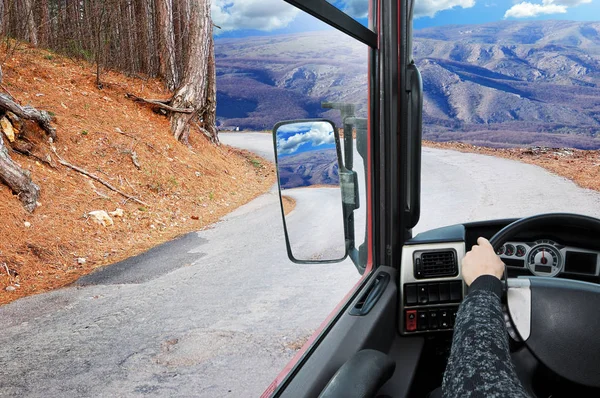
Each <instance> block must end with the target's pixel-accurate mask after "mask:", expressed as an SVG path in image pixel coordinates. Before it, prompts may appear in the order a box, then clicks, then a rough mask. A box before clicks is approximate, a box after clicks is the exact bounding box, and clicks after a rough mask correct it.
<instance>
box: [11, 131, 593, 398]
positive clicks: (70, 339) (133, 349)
mask: <svg viewBox="0 0 600 398" xmlns="http://www.w3.org/2000/svg"><path fill="white" fill-rule="evenodd" d="M221 139H222V141H223V142H224V143H228V144H234V145H237V146H241V147H244V146H248V147H249V149H252V150H257V151H258V152H259V153H261V154H263V155H270V157H271V159H272V150H271V149H270V148H272V141H271V138H270V136H269V135H266V134H222V136H221ZM423 173H424V177H423V178H424V179H423V206H422V208H423V213H422V221H421V222H420V223H419V225H418V226H417V230H421V231H422V230H424V229H427V228H431V227H435V226H441V225H446V224H452V223H456V222H462V221H468V220H476V219H488V218H496V217H513V216H524V215H528V214H533V213H539V212H545V211H572V212H584V213H587V214H594V213H595V215H597V216H600V195H599V194H597V193H594V192H591V191H587V190H584V189H581V188H578V187H577V186H575V185H574V184H573V183H571V182H570V181H567V180H565V179H563V178H560V177H557V176H554V175H552V174H550V173H548V172H546V171H544V170H542V169H541V168H538V167H534V166H530V165H524V164H520V163H516V162H513V161H509V160H505V159H497V158H492V157H487V156H481V155H471V154H462V153H456V152H452V151H442V150H433V149H425V150H424V154H423ZM280 218H281V214H280V208H279V202H278V198H277V195H276V193H275V192H274V191H273V190H272V191H271V192H269V193H267V194H265V195H262V196H260V197H259V198H257V199H256V200H254V201H252V202H250V203H249V204H247V205H245V206H242V207H241V208H239V209H237V210H235V211H234V212H233V213H231V214H229V215H228V216H226V217H224V218H223V219H222V220H221V221H220V222H219V223H217V224H215V225H214V226H212V228H209V229H206V230H204V231H201V232H198V233H192V234H189V235H187V236H185V237H183V238H180V239H178V240H176V241H174V242H170V243H167V244H165V245H162V246H159V247H157V248H155V249H152V250H151V251H150V252H148V253H146V254H144V255H142V256H139V257H136V258H132V259H129V260H126V261H125V262H123V263H120V264H117V265H114V266H111V267H108V268H105V269H104V270H102V271H100V272H97V273H94V274H92V275H89V276H87V277H84V278H82V280H80V282H79V283H78V284H77V285H74V286H71V287H68V288H65V289H61V290H57V291H54V292H50V293H46V294H40V295H37V296H33V297H29V298H25V299H21V300H18V301H16V302H14V303H12V304H9V305H5V306H3V307H0V324H1V325H2V333H0V396H2V397H4V396H28V397H42V396H43V397H67V396H77V397H87V396H106V397H108V396H170V397H188V396H200V397H253V396H258V395H259V394H260V393H261V392H262V391H263V390H264V388H265V387H266V386H267V385H268V384H269V383H270V382H271V381H272V379H273V378H274V377H275V376H276V375H277V374H278V373H279V371H280V369H282V368H283V366H284V365H285V364H286V363H287V361H288V360H289V359H290V358H291V357H292V356H293V355H294V349H293V348H294V347H297V346H299V345H300V344H301V343H302V341H303V340H304V339H305V338H306V337H307V336H308V335H309V334H310V333H311V331H312V330H314V329H315V328H316V327H317V326H318V325H319V324H320V322H321V321H322V320H323V319H324V318H325V317H326V315H327V314H328V313H329V312H330V311H331V310H332V309H333V308H334V307H335V305H336V304H337V302H338V301H339V299H340V298H341V297H343V295H344V294H345V293H346V292H347V291H348V290H349V289H350V287H351V286H352V285H353V284H354V283H355V282H356V281H357V280H358V274H357V273H356V271H355V270H354V267H353V266H352V264H351V263H349V262H348V261H345V262H344V263H341V264H331V265H310V266H306V265H304V266H300V265H295V264H293V263H291V262H290V261H289V260H288V259H287V255H286V251H285V245H284V240H283V229H282V223H281V219H280Z"/></svg>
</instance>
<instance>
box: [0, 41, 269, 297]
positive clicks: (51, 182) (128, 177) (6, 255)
mask: <svg viewBox="0 0 600 398" xmlns="http://www.w3.org/2000/svg"><path fill="white" fill-rule="evenodd" d="M0 60H6V61H5V63H4V64H3V71H4V80H3V86H4V87H3V90H5V91H8V92H10V94H11V95H12V96H13V97H14V98H16V99H17V100H19V101H20V102H21V103H22V104H31V105H33V106H35V107H37V108H38V109H45V110H47V111H49V112H52V114H54V115H55V119H54V122H53V125H54V126H55V127H56V129H57V140H56V141H55V143H54V146H55V148H56V153H57V154H58V155H59V156H60V157H61V158H63V159H65V160H66V161H68V162H70V163H72V164H74V165H77V166H78V167H81V168H83V169H85V170H87V171H89V172H91V173H94V174H95V175H97V176H99V177H101V178H102V179H103V180H105V181H107V182H109V183H110V184H111V185H112V186H114V187H116V188H118V189H120V190H122V191H124V192H126V193H127V194H129V195H131V196H135V197H136V198H139V199H140V200H142V201H143V202H145V203H147V204H148V206H143V205H140V204H138V203H135V202H133V201H131V200H125V199H124V197H122V196H120V195H118V194H117V193H115V192H113V191H111V190H109V189H107V188H106V187H105V186H103V185H101V184H100V183H98V182H97V181H93V180H91V179H89V178H87V177H85V176H83V175H82V174H80V173H77V172H75V171H73V170H71V169H68V168H66V167H64V166H62V165H61V164H59V163H58V162H57V156H56V155H55V154H54V153H53V152H52V151H51V149H50V144H49V143H48V142H47V141H45V140H40V137H39V136H38V134H40V132H37V131H33V130H32V131H28V132H26V133H25V134H27V135H28V137H27V138H28V139H30V140H31V141H36V142H42V144H40V145H41V148H42V150H43V151H44V152H45V153H46V155H50V156H51V159H52V162H51V163H52V165H48V164H46V163H43V162H40V161H36V160H35V159H33V158H31V157H25V156H22V155H19V154H17V153H14V152H11V153H10V156H11V157H12V158H13V160H15V161H16V162H17V163H18V164H19V165H21V166H22V167H23V168H25V169H27V170H29V171H30V172H31V176H32V179H33V180H34V182H35V183H36V184H38V185H39V186H40V188H41V195H40V199H39V202H40V206H39V207H38V208H37V209H36V210H35V212H34V213H33V214H30V213H28V212H27V211H26V210H24V208H23V206H22V205H21V203H20V202H19V200H18V199H17V198H16V197H15V196H14V195H13V194H12V193H11V192H10V190H9V189H8V188H7V187H5V186H4V185H0V214H1V215H2V222H1V223H0V235H1V236H2V237H3V239H1V240H0V304H2V303H7V302H9V301H12V300H14V299H16V298H18V297H22V296H25V295H28V294H32V293H37V292H41V291H45V290H48V289H52V288H56V287H60V286H64V285H67V284H69V283H70V282H72V281H74V280H75V279H77V278H78V277H79V276H80V275H82V274H85V273H88V272H90V271H92V270H94V269H95V268H97V267H100V266H102V265H106V264H110V263H114V262H116V261H119V260H122V259H125V258H127V257H129V256H132V255H135V254H138V253H141V252H143V251H145V250H147V249H149V248H151V247H153V246H155V245H157V244H159V243H162V242H165V241H168V240H170V239H172V238H174V237H176V236H178V235H181V234H184V233H186V232H189V231H195V230H199V229H201V228H203V227H204V226H206V225H208V224H210V223H213V222H215V221H217V220H218V219H219V218H220V217H221V216H223V215H225V214H226V213H229V212H230V211H231V210H233V209H234V208H235V207H237V206H240V205H242V204H244V203H246V202H248V201H249V200H250V199H252V198H254V197H255V196H257V195H258V194H260V193H262V192H264V191H266V190H267V189H268V188H269V187H270V186H271V185H272V184H273V183H274V182H275V177H274V170H273V166H272V165H271V164H270V163H268V162H266V161H264V160H262V159H259V158H256V156H254V155H251V154H249V153H247V152H241V151H238V150H234V149H232V148H229V147H227V146H215V145H213V144H211V143H209V142H208V141H207V139H206V138H205V137H204V136H203V135H201V134H199V133H198V132H193V133H192V134H191V135H190V146H186V145H183V144H181V143H179V142H177V141H176V139H175V138H174V137H173V136H172V135H171V134H170V132H169V121H168V119H167V118H165V117H164V116H162V115H159V114H157V113H154V112H153V111H152V110H150V109H149V108H147V107H145V106H143V105H140V104H138V103H135V102H133V101H132V100H130V99H127V98H125V94H126V93H127V92H135V93H137V94H139V95H143V96H147V97H150V98H165V97H167V96H168V93H167V92H165V91H164V90H163V88H162V87H163V84H162V83H161V82H159V81H158V80H155V79H145V78H132V77H126V76H124V75H122V74H120V73H115V72H106V74H105V75H104V77H103V82H104V88H103V89H102V90H99V89H98V88H97V87H96V84H95V83H96V82H95V76H94V74H93V66H92V65H90V64H88V63H86V62H81V61H75V60H72V59H69V58H66V57H62V56H58V55H56V54H54V53H51V52H48V51H44V50H37V49H33V48H30V47H27V46H25V45H19V46H17V48H16V49H15V50H11V52H9V53H8V54H7V53H6V51H5V47H2V49H0ZM133 152H135V154H136V158H137V163H138V165H139V169H138V167H136V165H135V164H134V163H135V162H134V161H133V156H132V153H133ZM117 209H122V210H123V213H122V215H120V212H119V211H117ZM96 210H104V211H106V212H114V213H113V214H114V215H113V216H112V221H113V223H114V224H113V225H107V226H102V225H100V224H97V223H95V222H94V221H93V219H92V217H90V215H89V213H90V212H93V211H96Z"/></svg>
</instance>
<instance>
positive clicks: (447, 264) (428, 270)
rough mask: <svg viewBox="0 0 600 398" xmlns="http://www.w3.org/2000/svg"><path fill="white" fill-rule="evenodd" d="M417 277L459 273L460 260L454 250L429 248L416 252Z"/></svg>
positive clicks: (434, 276) (439, 276) (435, 276)
mask: <svg viewBox="0 0 600 398" xmlns="http://www.w3.org/2000/svg"><path fill="white" fill-rule="evenodd" d="M414 261H415V263H414V264H415V278H417V279H427V278H441V277H446V276H456V275H458V262H457V261H456V251H454V250H429V251H423V252H415V254H414Z"/></svg>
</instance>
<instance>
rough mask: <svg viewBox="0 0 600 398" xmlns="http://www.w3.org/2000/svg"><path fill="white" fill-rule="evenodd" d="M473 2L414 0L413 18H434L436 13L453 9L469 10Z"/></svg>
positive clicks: (465, 0) (471, 0) (473, 0)
mask: <svg viewBox="0 0 600 398" xmlns="http://www.w3.org/2000/svg"><path fill="white" fill-rule="evenodd" d="M474 5H475V0H415V10H414V16H415V18H419V17H434V16H435V14H436V13H437V12H438V11H443V10H449V9H451V8H454V7H462V8H471V7H473V6H474Z"/></svg>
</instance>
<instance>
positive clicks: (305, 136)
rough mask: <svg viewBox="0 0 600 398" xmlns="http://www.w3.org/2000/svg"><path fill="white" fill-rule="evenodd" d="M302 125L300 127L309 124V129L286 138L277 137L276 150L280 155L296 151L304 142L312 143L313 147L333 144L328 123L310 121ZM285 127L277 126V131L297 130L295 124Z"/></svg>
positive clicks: (333, 138) (331, 132) (331, 131)
mask: <svg viewBox="0 0 600 398" xmlns="http://www.w3.org/2000/svg"><path fill="white" fill-rule="evenodd" d="M303 125H306V126H304V127H303V128H302V129H305V128H307V127H308V126H310V130H308V131H306V132H303V133H297V134H294V135H292V136H290V137H288V138H279V139H277V152H278V153H280V154H281V155H289V154H292V153H294V152H296V151H297V150H298V149H299V148H300V147H301V146H302V145H304V144H306V143H312V146H313V147H316V146H321V145H326V144H333V143H335V137H334V135H333V129H332V128H331V125H330V124H329V123H323V122H314V123H313V122H311V123H303ZM288 126H289V127H288V128H287V129H286V126H285V125H284V126H282V127H280V128H279V130H278V131H279V132H283V133H285V132H288V133H290V132H293V131H297V130H299V128H298V127H299V126H298V125H297V124H290V125H288Z"/></svg>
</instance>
